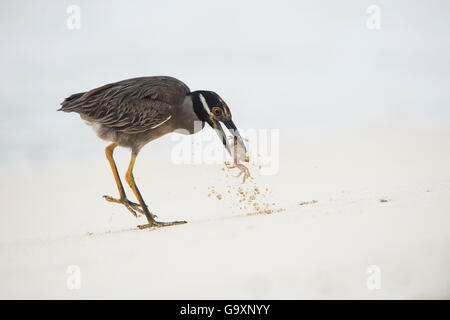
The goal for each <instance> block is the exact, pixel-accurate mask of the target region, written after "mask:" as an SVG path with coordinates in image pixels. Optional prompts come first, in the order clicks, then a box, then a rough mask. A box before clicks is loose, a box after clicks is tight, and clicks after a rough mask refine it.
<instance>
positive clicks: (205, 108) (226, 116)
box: [191, 90, 246, 157]
mask: <svg viewBox="0 0 450 320" xmlns="http://www.w3.org/2000/svg"><path fill="white" fill-rule="evenodd" d="M191 96H192V102H193V105H194V111H195V113H196V115H197V117H198V118H199V119H200V120H202V121H206V122H207V123H208V124H209V125H210V126H211V128H213V129H214V131H216V133H217V135H218V136H219V139H220V140H221V141H222V143H223V145H224V147H225V149H227V151H228V153H229V154H230V155H231V148H230V144H229V143H228V140H227V137H226V135H225V132H224V131H223V129H222V126H221V124H220V123H221V122H222V123H223V124H224V125H225V127H226V128H227V129H228V130H229V131H230V133H231V134H232V135H233V137H234V140H235V141H237V147H238V150H236V151H238V152H239V153H240V154H241V156H242V155H244V157H245V154H246V148H245V144H244V141H242V138H241V135H240V134H239V131H238V129H237V128H236V126H235V124H234V122H233V120H231V112H230V109H229V108H228V106H227V104H226V103H225V101H223V100H222V98H221V97H220V96H219V95H218V94H217V93H215V92H213V91H203V90H200V91H194V92H192V93H191Z"/></svg>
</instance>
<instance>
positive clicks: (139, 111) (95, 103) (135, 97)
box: [59, 76, 190, 134]
mask: <svg viewBox="0 0 450 320" xmlns="http://www.w3.org/2000/svg"><path fill="white" fill-rule="evenodd" d="M189 93H190V90H189V88H188V87H187V86H186V85H185V84H184V83H183V82H181V81H179V80H177V79H175V78H172V77H165V76H157V77H141V78H133V79H127V80H123V81H119V82H116V83H110V84H107V85H104V86H102V87H99V88H95V89H92V90H90V91H88V92H83V93H77V94H74V95H71V96H70V97H68V98H67V99H65V100H64V101H63V103H62V104H61V105H62V106H61V108H60V109H59V110H61V111H65V112H77V113H79V114H80V115H81V116H82V118H83V119H85V120H88V121H90V122H96V123H101V124H102V125H104V126H106V127H109V128H114V129H115V130H116V131H118V132H125V133H130V134H132V133H139V132H143V131H146V130H149V129H152V128H156V127H158V126H160V125H161V124H163V123H164V122H165V121H168V120H169V119H170V117H171V116H172V111H173V107H174V106H177V105H179V104H181V103H182V102H183V100H184V98H185V96H186V95H187V94H189Z"/></svg>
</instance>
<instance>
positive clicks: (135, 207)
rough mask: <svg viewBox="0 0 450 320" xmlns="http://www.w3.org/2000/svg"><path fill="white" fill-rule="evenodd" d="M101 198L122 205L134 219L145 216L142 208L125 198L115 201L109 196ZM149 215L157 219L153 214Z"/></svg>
mask: <svg viewBox="0 0 450 320" xmlns="http://www.w3.org/2000/svg"><path fill="white" fill-rule="evenodd" d="M103 198H104V199H105V200H106V201H109V202H113V203H120V204H123V205H124V206H125V207H126V208H127V209H128V211H130V212H131V213H132V214H133V215H134V216H135V217H136V218H137V217H138V215H144V214H145V213H144V210H142V206H141V205H140V204H139V203H135V202H133V201H130V200H128V199H126V198H125V199H116V198H113V197H111V196H106V195H105V196H103ZM150 215H151V216H152V218H157V217H158V216H157V215H156V214H153V213H150Z"/></svg>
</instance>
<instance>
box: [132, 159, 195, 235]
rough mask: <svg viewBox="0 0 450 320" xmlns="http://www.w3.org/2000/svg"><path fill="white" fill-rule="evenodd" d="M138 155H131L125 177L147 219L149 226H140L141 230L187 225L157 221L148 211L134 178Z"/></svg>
mask: <svg viewBox="0 0 450 320" xmlns="http://www.w3.org/2000/svg"><path fill="white" fill-rule="evenodd" d="M136 157H137V154H136V153H134V152H133V153H132V154H131V160H130V165H129V166H128V170H127V173H126V175H125V180H126V181H127V183H128V185H129V186H130V188H131V190H133V192H134V195H135V196H136V199H137V200H138V201H139V204H140V205H141V208H142V209H143V211H144V214H145V216H146V217H147V221H148V224H146V225H141V226H138V227H139V228H141V229H145V228H153V227H166V226H173V225H176V224H183V223H186V221H173V222H159V221H155V216H154V215H153V214H152V213H151V212H150V211H149V210H148V208H147V205H146V204H145V202H144V199H143V198H142V195H141V193H140V192H139V189H138V188H137V185H136V182H135V181H134V176H133V168H134V164H135V162H136Z"/></svg>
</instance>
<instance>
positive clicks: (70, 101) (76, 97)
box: [57, 92, 85, 112]
mask: <svg viewBox="0 0 450 320" xmlns="http://www.w3.org/2000/svg"><path fill="white" fill-rule="evenodd" d="M83 94H85V92H80V93H75V94H72V95H71V96H70V97H68V98H66V99H64V101H63V102H61V108H59V109H58V110H57V111H64V112H72V111H75V110H77V109H78V108H79V107H80V106H81V104H82V101H80V100H81V99H80V98H81V97H82V96H83Z"/></svg>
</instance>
